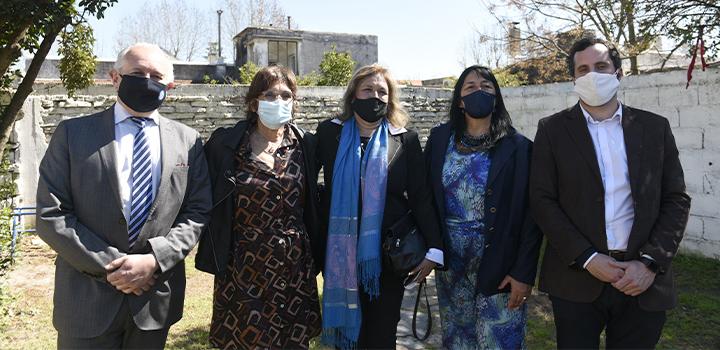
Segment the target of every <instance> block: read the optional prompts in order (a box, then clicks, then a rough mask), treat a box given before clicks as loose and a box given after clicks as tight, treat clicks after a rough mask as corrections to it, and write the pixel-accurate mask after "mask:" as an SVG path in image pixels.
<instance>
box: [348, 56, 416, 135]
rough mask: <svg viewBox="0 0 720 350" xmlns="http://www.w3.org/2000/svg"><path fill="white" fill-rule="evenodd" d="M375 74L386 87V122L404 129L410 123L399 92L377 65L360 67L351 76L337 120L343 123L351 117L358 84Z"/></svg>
mask: <svg viewBox="0 0 720 350" xmlns="http://www.w3.org/2000/svg"><path fill="white" fill-rule="evenodd" d="M375 74H380V75H382V77H383V78H384V79H385V83H387V85H388V111H387V119H388V121H389V122H390V124H392V125H394V126H395V127H398V128H402V127H405V125H407V123H408V121H410V117H409V116H408V113H407V111H405V108H403V106H402V105H401V104H400V96H399V95H400V90H399V89H398V87H397V83H395V79H393V77H392V75H390V71H388V70H387V68H385V67H383V66H381V65H378V64H371V65H369V66H364V67H361V68H360V69H358V70H357V72H355V74H353V77H352V79H350V82H349V83H348V87H347V90H345V95H344V96H343V109H342V114H341V115H340V116H339V117H338V118H339V119H340V120H343V121H345V120H348V119H350V118H351V117H352V116H353V110H352V106H351V104H352V101H353V100H354V99H355V93H356V92H357V90H358V88H359V87H360V83H361V82H362V81H363V80H365V78H368V77H371V76H373V75H375Z"/></svg>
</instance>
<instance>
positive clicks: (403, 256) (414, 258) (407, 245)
mask: <svg viewBox="0 0 720 350" xmlns="http://www.w3.org/2000/svg"><path fill="white" fill-rule="evenodd" d="M383 250H384V251H385V256H386V257H387V259H388V260H389V263H390V266H392V269H393V271H394V272H395V274H397V275H398V276H405V275H407V274H408V273H409V272H410V271H412V270H413V269H414V268H416V267H417V266H418V265H420V263H421V262H422V261H423V259H425V253H426V252H427V249H426V248H425V239H424V238H423V236H422V235H421V234H420V232H419V231H418V229H417V226H416V225H415V220H414V219H413V216H412V213H409V212H408V213H407V214H405V215H404V216H403V217H402V218H401V219H400V220H398V221H397V222H396V223H395V224H393V225H392V226H391V227H390V228H388V229H387V231H386V236H385V242H383Z"/></svg>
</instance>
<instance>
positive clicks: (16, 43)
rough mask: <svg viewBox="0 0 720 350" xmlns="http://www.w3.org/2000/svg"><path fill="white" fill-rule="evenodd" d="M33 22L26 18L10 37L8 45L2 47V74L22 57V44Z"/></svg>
mask: <svg viewBox="0 0 720 350" xmlns="http://www.w3.org/2000/svg"><path fill="white" fill-rule="evenodd" d="M32 20H33V18H32V17H28V18H26V19H25V21H24V22H23V23H21V24H20V25H19V26H18V28H17V30H15V32H14V33H12V34H11V35H10V40H9V42H8V43H7V45H5V46H4V47H0V74H5V73H6V72H7V70H8V68H9V67H10V65H12V63H13V62H14V61H15V59H17V58H18V57H20V50H22V47H21V46H20V42H21V41H22V40H23V39H24V38H25V35H26V34H27V32H28V30H29V29H30V26H32Z"/></svg>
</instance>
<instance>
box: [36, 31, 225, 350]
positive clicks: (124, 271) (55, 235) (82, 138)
mask: <svg viewBox="0 0 720 350" xmlns="http://www.w3.org/2000/svg"><path fill="white" fill-rule="evenodd" d="M110 76H111V78H112V82H113V86H114V87H115V89H116V91H117V92H118V100H117V103H115V104H114V105H113V106H112V107H110V108H109V109H107V110H105V111H103V112H100V113H97V114H93V115H90V116H85V117H81V118H75V119H70V120H65V121H62V122H61V123H60V124H58V126H57V128H56V130H55V133H54V134H53V137H52V139H51V140H50V144H49V146H48V149H47V152H46V153H45V157H44V158H43V160H42V163H41V164H40V180H39V184H38V192H37V206H38V212H37V213H38V214H37V231H38V234H39V235H40V237H41V238H42V239H43V240H44V241H45V242H47V243H48V244H49V245H50V247H52V248H53V249H54V250H55V251H56V252H57V254H58V257H57V260H56V261H55V265H56V269H55V296H54V304H55V305H54V312H53V324H54V326H55V328H56V329H57V331H58V343H57V345H58V348H157V349H161V348H163V347H164V346H165V341H166V339H167V333H168V330H169V328H170V325H172V324H173V323H175V322H177V321H178V320H180V318H181V317H182V308H183V300H184V297H185V263H184V261H183V259H184V258H185V256H186V255H187V254H188V253H189V252H190V250H191V249H192V248H193V246H194V245H195V243H196V242H197V240H198V237H199V235H200V232H201V230H202V229H203V226H204V225H205V223H206V222H207V221H208V213H209V211H210V207H211V200H212V199H211V198H212V197H211V191H210V182H209V179H208V169H207V163H206V161H205V156H204V153H203V148H202V141H201V139H200V135H199V134H198V133H197V132H196V131H195V130H193V129H191V128H190V127H188V126H185V125H183V124H180V123H177V122H175V121H172V120H169V119H166V118H164V117H162V116H160V114H159V113H158V111H157V109H158V108H159V107H160V104H161V103H162V102H163V100H164V99H165V95H166V93H167V91H168V90H169V89H170V88H171V87H172V81H173V79H174V77H173V69H172V63H170V61H169V60H168V59H167V56H166V55H165V53H164V52H163V51H162V50H161V49H160V48H159V47H157V46H155V45H151V44H142V43H141V44H135V45H133V46H131V47H129V48H127V49H125V50H123V51H122V52H121V53H120V54H119V55H118V59H117V61H116V63H115V67H114V69H113V70H112V72H111V73H110Z"/></svg>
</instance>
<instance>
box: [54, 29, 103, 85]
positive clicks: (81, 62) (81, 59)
mask: <svg viewBox="0 0 720 350" xmlns="http://www.w3.org/2000/svg"><path fill="white" fill-rule="evenodd" d="M94 43H95V38H94V37H93V30H92V28H90V26H88V25H87V24H85V23H80V24H78V25H76V26H74V27H72V28H71V29H70V30H65V31H63V32H62V33H61V34H60V45H59V47H58V53H59V54H60V56H62V58H61V59H60V66H59V67H58V68H59V69H60V80H62V82H63V84H64V85H65V89H67V92H68V96H73V95H74V94H75V91H77V90H80V89H84V88H86V87H88V86H90V85H92V84H93V76H94V75H95V58H96V57H95V55H94V54H93V44H94Z"/></svg>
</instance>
